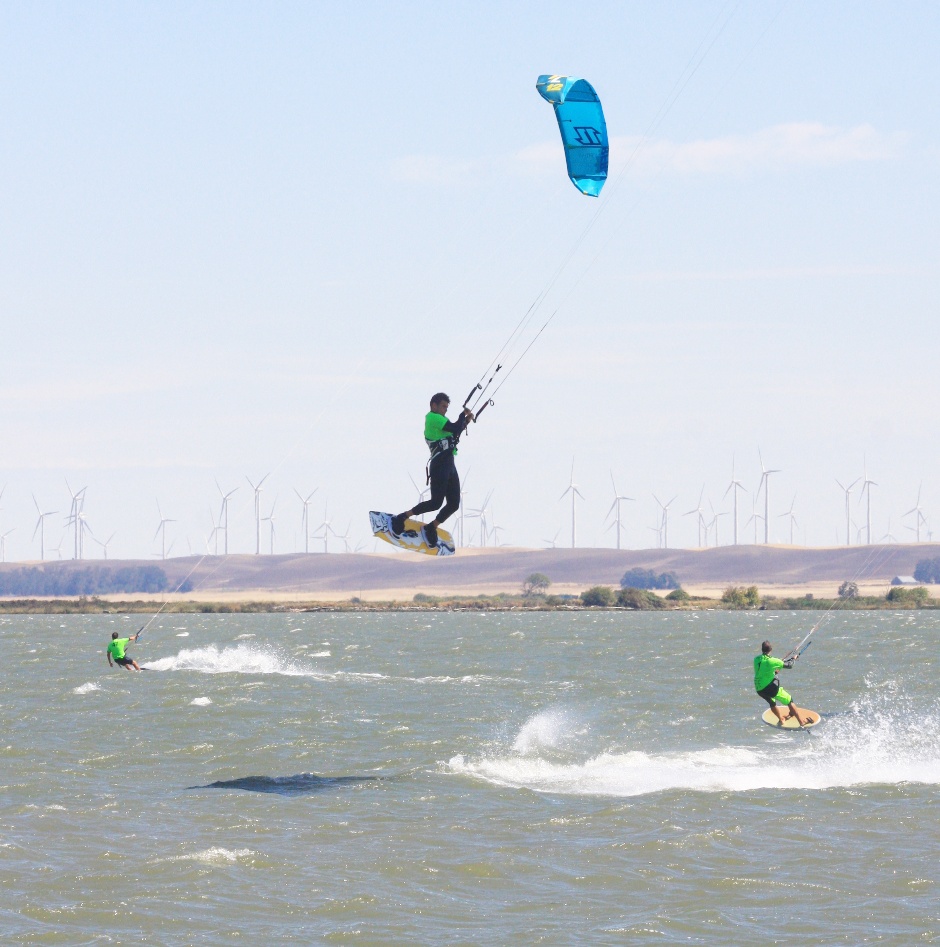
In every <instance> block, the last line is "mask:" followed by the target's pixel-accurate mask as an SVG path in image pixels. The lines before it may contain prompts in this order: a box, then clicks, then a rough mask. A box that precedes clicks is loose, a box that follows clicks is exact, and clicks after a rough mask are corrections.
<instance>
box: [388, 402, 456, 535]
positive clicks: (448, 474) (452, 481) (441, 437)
mask: <svg viewBox="0 0 940 947" xmlns="http://www.w3.org/2000/svg"><path fill="white" fill-rule="evenodd" d="M449 406H450V397H449V396H448V395H446V394H444V392H443V391H439V392H437V394H435V395H433V396H432V397H431V410H430V411H429V412H428V413H427V415H425V418H424V440H425V441H426V442H427V445H428V450H430V452H431V459H430V460H429V461H428V483H430V485H431V498H430V499H429V500H425V501H424V502H423V503H419V504H418V505H417V506H414V507H412V508H411V509H410V510H406V511H405V512H404V513H399V514H398V516H393V517H392V533H394V534H395V535H396V536H400V535H401V534H402V533H403V532H404V530H405V520H407V519H408V518H409V517H412V516H420V515H421V514H422V513H429V512H430V511H431V510H437V509H439V508H440V507H441V505H442V504H443V506H444V508H443V509H442V510H441V511H440V513H438V514H437V516H435V517H434V519H433V520H431V522H430V523H426V524H425V526H424V536H425V539H426V540H427V544H428V545H429V546H430V547H431V548H432V549H433V548H434V547H435V546H437V527H438V526H440V525H441V523H443V522H444V520H446V519H447V518H448V517H450V516H453V514H454V513H456V512H457V510H459V509H460V477H458V476H457V465H456V464H455V463H454V457H455V456H456V454H457V442H458V441H459V440H460V435H461V434H463V432H464V431H465V430H466V429H467V424H469V423H470V421H472V420H473V412H472V411H471V410H470V409H469V408H464V409H463V410H462V411H461V413H460V417H459V418H457V420H456V421H448V420H447V409H448V407H449Z"/></svg>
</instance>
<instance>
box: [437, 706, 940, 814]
mask: <svg viewBox="0 0 940 947" xmlns="http://www.w3.org/2000/svg"><path fill="white" fill-rule="evenodd" d="M906 709H907V708H903V707H902V708H895V709H894V710H892V711H886V710H882V711H872V710H871V709H867V710H865V711H864V712H863V710H862V709H861V708H856V709H855V710H854V711H852V712H850V713H847V714H845V715H843V716H839V717H834V718H831V719H829V720H827V721H824V725H822V726H820V727H817V728H815V729H814V730H813V731H812V732H805V733H799V732H798V733H794V734H779V733H775V732H773V731H771V732H770V733H769V734H768V738H769V739H768V741H766V742H765V743H764V745H761V746H753V745H752V746H737V747H735V746H717V747H713V748H709V749H704V750H688V751H681V750H680V751H674V752H657V753H648V752H644V751H642V750H629V751H620V752H617V751H612V750H609V751H605V752H601V753H597V754H595V755H593V756H590V757H588V758H586V759H584V758H582V759H581V760H573V759H571V758H570V757H571V754H568V759H558V758H557V753H553V752H552V751H554V750H556V749H557V748H558V747H559V746H562V745H564V743H565V742H566V741H567V740H568V739H569V737H570V735H571V730H570V729H569V726H570V723H569V722H567V721H566V719H565V717H564V715H558V714H554V715H551V714H549V715H547V714H545V713H542V714H537V715H536V716H535V717H533V718H530V720H528V721H526V723H525V724H524V725H523V727H522V728H521V729H520V730H519V732H518V734H517V736H516V737H515V739H514V741H513V743H512V745H511V747H510V748H509V749H508V751H503V752H498V751H497V752H495V753H486V754H483V755H481V756H480V757H477V758H473V757H466V756H455V757H453V758H452V759H451V760H449V761H448V763H446V764H445V769H446V770H447V771H449V772H451V773H455V774H460V775H465V776H470V777H473V778H476V779H481V780H484V781H486V782H489V783H492V784H494V785H497V786H507V787H511V788H519V789H523V788H524V789H531V790H534V791H536V792H545V793H559V794H566V795H600V796H642V795H648V794H650V793H657V792H668V791H676V790H678V791H693V792H752V791H754V790H762V789H782V790H786V789H815V790H824V789H835V788H848V787H854V786H872V785H889V786H896V785H900V784H903V783H920V784H926V785H940V735H938V733H937V732H936V729H935V725H934V723H935V720H936V716H935V714H931V713H929V712H925V711H924V709H923V708H922V709H921V710H920V711H919V713H917V714H916V715H914V714H911V713H907V712H905V710H906ZM936 709H937V708H928V710H934V711H935V710H936ZM546 736H547V740H546V739H545V737H546ZM549 755H552V756H555V757H556V758H554V759H552V758H548V756H549Z"/></svg>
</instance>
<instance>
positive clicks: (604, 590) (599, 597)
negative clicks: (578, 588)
mask: <svg viewBox="0 0 940 947" xmlns="http://www.w3.org/2000/svg"><path fill="white" fill-rule="evenodd" d="M613 601H614V590H613V589H612V588H611V587H610V586H609V585H594V586H592V587H591V588H589V589H586V590H585V591H584V592H582V593H581V604H582V605H588V606H593V607H598V608H609V607H610V606H611V605H612V604H613Z"/></svg>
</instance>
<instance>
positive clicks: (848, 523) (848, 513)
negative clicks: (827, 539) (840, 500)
mask: <svg viewBox="0 0 940 947" xmlns="http://www.w3.org/2000/svg"><path fill="white" fill-rule="evenodd" d="M858 480H859V478H858V477H856V478H855V479H854V480H853V481H852V482H851V483H850V484H849V485H848V486H847V487H844V486H842V483H841V482H840V481H839V480H836V483H838V484H839V489H840V490H842V491H843V492H844V493H845V544H846V546H851V545H852V533H851V529H852V501H851V499H850V498H851V496H852V491H853V490H854V489H855V484H857V483H858Z"/></svg>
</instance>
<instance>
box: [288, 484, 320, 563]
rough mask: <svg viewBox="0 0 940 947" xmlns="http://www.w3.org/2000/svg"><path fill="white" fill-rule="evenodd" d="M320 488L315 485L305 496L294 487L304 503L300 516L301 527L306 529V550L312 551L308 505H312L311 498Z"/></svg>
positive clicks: (306, 551)
mask: <svg viewBox="0 0 940 947" xmlns="http://www.w3.org/2000/svg"><path fill="white" fill-rule="evenodd" d="M318 489H319V488H318V487H314V488H313V490H311V491H310V493H308V494H307V495H306V496H305V497H302V496H301V495H300V491H299V490H298V489H297V488H296V487H294V493H296V494H297V499H298V500H300V502H301V503H303V505H304V511H303V513H302V514H301V516H300V528H301V529H302V530H303V531H304V552H305V553H309V552H310V513H309V511H308V509H307V508H308V507H309V506H310V498H311V497H312V496H313V495H314V493H316V492H317V490H318Z"/></svg>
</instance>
